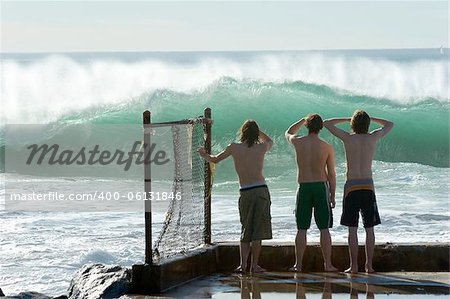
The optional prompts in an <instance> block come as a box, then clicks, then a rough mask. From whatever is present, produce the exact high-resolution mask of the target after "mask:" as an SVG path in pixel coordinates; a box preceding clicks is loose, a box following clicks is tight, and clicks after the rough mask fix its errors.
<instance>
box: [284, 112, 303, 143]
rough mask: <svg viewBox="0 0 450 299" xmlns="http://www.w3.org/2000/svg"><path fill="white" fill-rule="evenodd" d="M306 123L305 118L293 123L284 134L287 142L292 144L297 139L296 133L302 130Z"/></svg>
mask: <svg viewBox="0 0 450 299" xmlns="http://www.w3.org/2000/svg"><path fill="white" fill-rule="evenodd" d="M304 123H305V118H302V119H300V120H298V121H296V122H295V123H293V124H292V125H291V126H290V127H289V128H288V129H287V130H286V132H285V133H284V137H286V140H287V141H288V142H290V143H292V140H294V138H295V133H297V131H298V130H299V129H300V127H301V126H302V125H303V124H304Z"/></svg>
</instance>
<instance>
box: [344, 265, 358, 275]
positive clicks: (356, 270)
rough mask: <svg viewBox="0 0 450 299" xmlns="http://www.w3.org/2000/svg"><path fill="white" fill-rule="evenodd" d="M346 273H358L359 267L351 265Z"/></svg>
mask: <svg viewBox="0 0 450 299" xmlns="http://www.w3.org/2000/svg"><path fill="white" fill-rule="evenodd" d="M344 273H348V274H356V273H358V268H357V267H350V268H348V269H347V270H345V271H344Z"/></svg>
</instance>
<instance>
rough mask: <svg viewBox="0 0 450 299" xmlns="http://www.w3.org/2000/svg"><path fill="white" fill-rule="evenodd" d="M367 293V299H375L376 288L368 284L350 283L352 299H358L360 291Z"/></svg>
mask: <svg viewBox="0 0 450 299" xmlns="http://www.w3.org/2000/svg"><path fill="white" fill-rule="evenodd" d="M364 286H365V291H366V299H375V293H374V287H375V286H373V285H370V284H368V283H365V284H361V283H354V282H351V281H350V299H358V290H362V289H364Z"/></svg>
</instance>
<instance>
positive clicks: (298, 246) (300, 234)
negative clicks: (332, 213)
mask: <svg viewBox="0 0 450 299" xmlns="http://www.w3.org/2000/svg"><path fill="white" fill-rule="evenodd" d="M306 232H307V230H306V229H299V230H298V231H297V236H296V237H295V265H294V266H293V267H292V268H291V269H292V270H293V271H295V272H302V262H303V254H304V253H305V249H306Z"/></svg>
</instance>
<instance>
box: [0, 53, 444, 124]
mask: <svg viewBox="0 0 450 299" xmlns="http://www.w3.org/2000/svg"><path fill="white" fill-rule="evenodd" d="M448 67H449V62H448V61H446V60H414V61H410V62H396V61H392V60H384V59H380V58H377V59H375V58H362V57H343V56H336V55H335V56H331V55H325V54H323V53H322V54H321V53H315V54H312V53H309V54H308V53H280V54H255V56H254V57H252V58H249V59H247V60H237V59H232V58H225V57H222V58H220V57H218V58H211V57H209V58H208V57H207V58H204V59H202V60H200V61H197V62H190V63H175V62H168V61H162V60H157V59H146V60H142V61H138V62H124V61H119V60H111V59H108V60H107V59H97V60H93V61H91V62H84V63H81V62H77V61H75V60H74V59H71V58H69V57H67V56H62V55H52V56H48V57H46V58H43V59H41V60H35V61H33V62H30V63H21V62H18V61H14V60H5V61H3V62H2V74H1V80H2V91H1V97H2V110H3V115H2V120H1V121H2V123H4V122H6V123H47V122H51V121H54V120H56V119H58V118H59V117H60V116H61V115H64V114H67V113H70V112H73V111H79V110H81V109H85V108H88V107H95V106H98V105H104V104H118V103H126V102H130V101H131V100H132V99H134V98H136V97H138V96H140V95H142V94H145V93H152V92H154V91H155V90H161V89H168V90H173V91H177V92H193V91H198V90H203V89H205V88H206V87H207V86H210V85H211V84H212V83H214V82H216V81H217V80H220V79H221V78H223V77H231V78H234V79H236V80H244V79H249V80H259V81H264V82H286V81H303V82H306V83H312V84H319V85H327V86H329V87H332V88H337V89H342V90H346V91H348V92H351V93H355V94H359V95H368V96H373V97H382V98H387V99H391V100H393V101H395V102H397V103H400V104H411V103H416V102H418V101H421V100H423V99H426V98H435V99H438V100H440V101H443V102H447V101H448V100H449V95H448V72H447V70H448Z"/></svg>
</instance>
